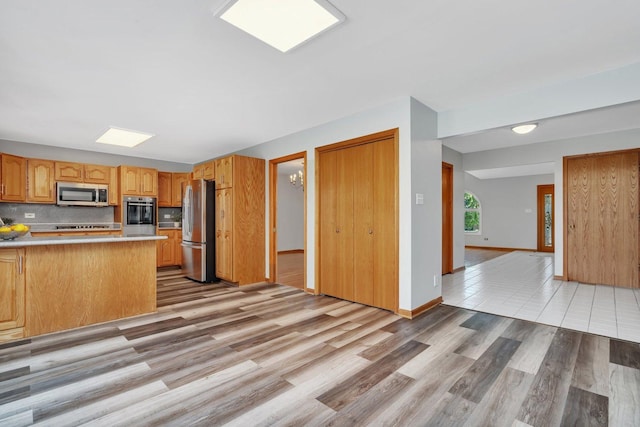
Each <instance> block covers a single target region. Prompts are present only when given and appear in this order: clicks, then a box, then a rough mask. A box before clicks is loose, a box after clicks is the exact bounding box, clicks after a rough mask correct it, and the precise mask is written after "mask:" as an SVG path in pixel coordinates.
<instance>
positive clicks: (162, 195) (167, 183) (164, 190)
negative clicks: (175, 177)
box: [158, 172, 172, 207]
mask: <svg viewBox="0 0 640 427" xmlns="http://www.w3.org/2000/svg"><path fill="white" fill-rule="evenodd" d="M171 187H172V183H171V172H158V206H163V207H167V206H171V200H172V198H171Z"/></svg>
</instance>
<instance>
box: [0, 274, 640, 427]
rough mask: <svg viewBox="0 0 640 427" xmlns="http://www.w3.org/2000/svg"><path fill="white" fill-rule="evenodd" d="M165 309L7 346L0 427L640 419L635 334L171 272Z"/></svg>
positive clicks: (2, 357) (163, 295) (165, 278)
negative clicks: (399, 307) (386, 304)
mask: <svg viewBox="0 0 640 427" xmlns="http://www.w3.org/2000/svg"><path fill="white" fill-rule="evenodd" d="M158 305H159V312H158V313H157V314H153V315H145V316H140V317H137V318H132V319H127V320H121V321H116V322H110V323H106V324H102V325H97V326H91V327H86V328H82V329H77V330H73V331H67V332H62V333H57V334H50V335H45V336H40V337H35V338H32V339H26V340H20V341H16V342H12V343H7V344H3V345H0V425H2V426H17V425H31V424H36V425H48V426H66V425H80V424H85V423H86V424H87V425H91V426H119V425H121V426H128V427H130V426H139V425H171V426H186V425H202V426H212V425H235V426H254V425H261V426H262V425H264V426H266V425H295V426H298V425H300V426H302V425H305V426H307V425H308V426H325V425H337V426H345V425H346V426H348V425H363V426H365V425H398V426H413V425H416V426H425V425H427V426H435V425H486V426H512V425H520V426H522V425H525V424H523V423H526V424H528V425H532V426H559V425H580V426H583V425H612V426H634V425H640V411H639V410H638V402H640V345H638V344H634V343H628V342H624V341H619V340H616V339H609V338H605V337H601V336H595V335H590V334H587V333H579V332H574V331H570V330H566V329H560V328H556V327H551V326H544V325H539V324H536V323H531V322H527V321H523V320H515V319H510V318H505V317H500V316H496V315H491V314H485V313H477V312H474V311H471V310H466V309H460V308H455V307H448V306H439V307H436V308H434V309H433V310H430V311H429V312H427V313H425V314H424V315H422V316H420V317H418V318H417V319H414V320H406V319H402V318H400V317H398V316H396V315H394V314H392V313H389V312H386V311H383V310H379V309H375V308H371V307H365V306H362V305H359V304H355V303H350V302H346V301H341V300H337V299H334V298H330V297H324V296H318V297H315V296H312V295H308V294H305V293H304V292H303V291H301V290H298V289H293V288H291V287H288V286H282V285H269V284H262V285H252V286H249V287H242V288H237V287H232V286H229V285H226V284H224V283H220V284H213V285H200V284H196V283H194V282H191V281H189V280H187V279H185V278H183V277H182V276H181V275H180V274H179V272H178V271H171V270H165V271H162V272H161V273H160V275H159V280H158Z"/></svg>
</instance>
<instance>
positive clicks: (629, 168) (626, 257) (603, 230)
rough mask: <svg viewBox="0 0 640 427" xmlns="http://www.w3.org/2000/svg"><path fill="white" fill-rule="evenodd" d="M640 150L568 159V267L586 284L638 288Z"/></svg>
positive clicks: (572, 276)
mask: <svg viewBox="0 0 640 427" xmlns="http://www.w3.org/2000/svg"><path fill="white" fill-rule="evenodd" d="M638 166H639V165H638V151H635V150H634V151H623V152H614V153H604V154H593V155H587V156H581V157H565V159H564V171H565V177H564V179H565V187H566V189H565V215H566V222H565V224H566V226H565V242H566V245H565V247H566V249H565V254H564V255H565V266H566V268H567V278H568V279H569V280H576V281H579V282H583V283H596V284H605V285H614V286H622V287H629V288H638V287H640V284H639V282H638V266H639V253H640V251H639V236H638V231H639V227H638V221H639V214H640V212H639V209H638V196H639V192H638Z"/></svg>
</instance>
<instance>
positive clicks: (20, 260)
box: [18, 255, 22, 274]
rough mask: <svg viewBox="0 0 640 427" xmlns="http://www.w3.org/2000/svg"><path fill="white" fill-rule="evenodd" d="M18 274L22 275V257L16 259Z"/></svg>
mask: <svg viewBox="0 0 640 427" xmlns="http://www.w3.org/2000/svg"><path fill="white" fill-rule="evenodd" d="M18 274H22V255H20V256H19V257H18Z"/></svg>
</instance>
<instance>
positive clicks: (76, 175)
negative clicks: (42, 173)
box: [55, 162, 84, 182]
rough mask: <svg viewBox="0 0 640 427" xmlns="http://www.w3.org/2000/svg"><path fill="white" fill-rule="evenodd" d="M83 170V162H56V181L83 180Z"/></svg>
mask: <svg viewBox="0 0 640 427" xmlns="http://www.w3.org/2000/svg"><path fill="white" fill-rule="evenodd" d="M83 172H84V168H83V165H82V163H71V162H56V165H55V173H56V174H55V177H56V181H64V182H82V179H83V175H84V173H83Z"/></svg>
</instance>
